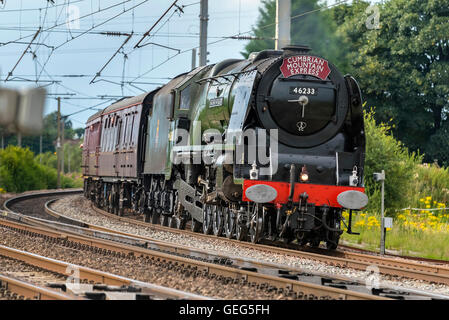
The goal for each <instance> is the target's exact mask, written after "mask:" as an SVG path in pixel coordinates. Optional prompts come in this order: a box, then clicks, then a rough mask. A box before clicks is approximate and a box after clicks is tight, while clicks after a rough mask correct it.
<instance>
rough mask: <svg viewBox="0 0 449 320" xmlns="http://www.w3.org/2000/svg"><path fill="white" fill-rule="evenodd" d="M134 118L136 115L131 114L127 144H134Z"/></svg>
mask: <svg viewBox="0 0 449 320" xmlns="http://www.w3.org/2000/svg"><path fill="white" fill-rule="evenodd" d="M135 119H136V116H135V115H133V120H132V121H131V130H130V132H129V144H130V146H133V145H134V141H133V130H134V120H135Z"/></svg>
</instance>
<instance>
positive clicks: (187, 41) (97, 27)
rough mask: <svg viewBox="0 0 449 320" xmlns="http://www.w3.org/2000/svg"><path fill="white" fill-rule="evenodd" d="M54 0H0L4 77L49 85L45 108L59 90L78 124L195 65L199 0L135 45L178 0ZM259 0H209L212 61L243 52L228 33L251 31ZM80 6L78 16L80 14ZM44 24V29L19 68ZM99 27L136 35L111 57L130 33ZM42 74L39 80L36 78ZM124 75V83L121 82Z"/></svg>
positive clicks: (184, 2) (185, 3)
mask: <svg viewBox="0 0 449 320" xmlns="http://www.w3.org/2000/svg"><path fill="white" fill-rule="evenodd" d="M51 1H52V0H49V1H47V0H4V1H3V4H1V3H0V78H1V82H0V85H1V86H5V87H13V88H16V89H21V88H27V87H33V86H44V85H46V89H47V93H48V96H47V100H46V107H45V114H48V113H50V112H53V111H55V110H56V109H57V102H56V97H57V96H61V97H62V98H63V99H62V100H61V113H62V114H63V115H71V116H70V117H69V119H70V120H72V123H73V126H74V127H84V124H85V122H86V120H87V118H88V117H89V116H91V115H92V114H93V113H95V112H96V110H87V111H83V112H79V111H80V110H82V109H84V108H86V107H94V106H95V105H98V106H96V107H95V108H97V110H98V108H104V107H106V106H107V105H109V104H110V103H112V102H113V100H112V99H117V98H119V97H121V96H123V95H125V96H134V95H138V94H141V93H143V92H144V91H151V90H153V89H154V88H156V87H158V86H161V85H163V84H164V83H166V82H168V81H169V79H170V78H172V77H173V76H175V75H177V74H180V73H183V72H186V71H189V70H191V66H192V51H191V49H192V48H196V47H198V45H199V10H200V5H199V0H178V2H177V3H176V4H177V5H178V6H179V7H181V8H182V9H183V11H184V13H180V10H179V9H177V8H176V7H172V8H171V9H170V10H169V11H168V13H167V14H166V15H165V16H164V18H162V20H161V21H160V22H159V23H158V24H157V25H156V26H155V27H154V29H153V30H152V32H151V33H150V37H147V38H145V39H144V40H143V41H142V42H141V44H146V45H145V46H143V47H141V48H137V49H135V48H134V46H135V45H136V44H137V43H138V42H139V40H140V39H141V38H142V36H143V33H144V32H146V31H147V30H149V29H150V28H151V27H152V26H153V25H154V24H155V23H156V21H157V20H158V19H159V18H160V17H161V15H162V14H163V13H164V12H165V11H166V10H167V9H168V8H169V7H170V5H171V4H172V3H173V2H174V1H173V0H53V2H54V4H52V3H51ZM333 2H334V1H328V4H329V3H333ZM260 4H261V1H260V0H209V21H208V43H209V45H208V52H209V55H208V60H209V62H208V63H216V62H218V61H221V60H224V59H228V58H242V55H241V54H240V52H241V51H243V49H244V46H245V45H246V44H247V42H248V41H244V40H233V39H224V38H223V37H229V36H234V35H238V34H239V33H242V34H243V33H244V34H245V35H250V33H248V32H249V31H250V30H251V29H252V27H253V25H254V24H255V23H256V22H257V18H258V15H259V11H258V8H259V6H260ZM69 5H70V7H69ZM176 9H177V10H176ZM175 10H176V11H175ZM78 14H79V17H80V19H79V20H75V19H74V18H76V17H77V15H78ZM71 20H73V21H71ZM67 21H69V25H68V24H67ZM39 27H40V28H41V32H39V33H38V34H37V36H36V38H35V39H34V41H33V42H32V45H31V47H30V49H28V50H27V52H26V53H25V55H24V56H23V58H22V59H21V60H20V62H19V63H18V65H17V66H16V67H15V68H14V66H15V65H16V63H17V62H18V60H19V58H20V56H21V55H22V53H23V52H24V51H25V50H26V48H27V46H28V44H29V43H30V41H31V40H32V39H33V36H34V35H35V34H36V32H37V31H38V29H39ZM273 28H274V27H273ZM86 31H87V32H86ZM93 32H96V33H93ZM99 32H115V33H118V32H120V33H126V34H130V33H131V32H133V35H132V37H131V38H130V39H129V40H128V41H127V42H126V44H125V45H124V46H123V49H122V50H120V51H119V52H118V53H117V54H116V55H115V56H114V57H113V55H114V53H116V51H117V50H118V49H119V48H120V46H121V45H122V44H123V43H124V42H125V40H126V39H127V36H124V35H122V36H110V35H104V34H98V33H99ZM214 42H216V43H214ZM162 46H164V47H162ZM167 47H169V48H167ZM178 52H180V53H178ZM197 52H198V50H197ZM111 57H113V59H112V60H111V61H110V62H109V63H108V64H107V66H106V67H105V68H104V70H103V71H102V72H101V73H100V75H99V76H98V77H97V78H96V79H95V81H94V83H91V81H92V79H93V78H94V76H95V75H96V74H97V73H98V72H99V71H100V69H101V68H102V67H103V66H104V65H105V64H106V63H107V62H108V60H109V59H110V58H111ZM196 64H197V65H198V57H197V60H196ZM13 68H14V70H13ZM12 70H13V72H12V75H11V76H10V77H9V79H8V80H13V81H7V82H4V80H5V78H6V77H7V76H8V74H9V72H11V71H12ZM37 79H38V80H39V81H40V82H38V83H37V84H36V82H35V81H36V80H37ZM16 80H30V81H16ZM122 80H123V81H124V82H125V83H126V84H125V85H124V86H122V85H120V82H122ZM52 81H57V83H52ZM104 95H106V96H111V100H100V99H97V98H98V96H104ZM77 112H78V113H77ZM72 114H73V115H72Z"/></svg>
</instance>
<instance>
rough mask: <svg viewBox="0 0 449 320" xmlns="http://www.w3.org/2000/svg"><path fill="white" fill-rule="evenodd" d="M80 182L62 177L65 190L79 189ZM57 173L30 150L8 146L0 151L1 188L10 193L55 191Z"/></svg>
mask: <svg viewBox="0 0 449 320" xmlns="http://www.w3.org/2000/svg"><path fill="white" fill-rule="evenodd" d="M79 185H80V183H79V181H74V180H73V179H71V178H70V177H66V176H61V186H62V187H63V188H72V187H78V186H79ZM56 187H57V171H56V170H55V169H54V168H51V167H48V166H45V165H41V164H39V162H38V161H36V159H35V158H34V154H33V152H31V151H30V150H29V149H28V148H26V149H23V148H20V147H16V146H8V147H7V148H6V149H3V150H0V188H2V189H4V190H6V191H8V192H24V191H27V190H38V189H55V188H56Z"/></svg>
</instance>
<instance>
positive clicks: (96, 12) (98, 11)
mask: <svg viewBox="0 0 449 320" xmlns="http://www.w3.org/2000/svg"><path fill="white" fill-rule="evenodd" d="M130 1H132V0H123V1H121V2H120V3H116V4H113V5H111V6H109V7H106V8H103V9H100V8H99V9H98V10H97V11H95V12H91V13H88V14H85V15H84V16H81V17H79V18H75V19H72V20H69V21H66V22H64V23H60V24H55V25H54V26H52V27H49V28H47V29H45V30H42V32H48V31H49V30H52V29H54V28H56V27H59V26H62V25H64V24H66V23H71V22H74V21H76V20H81V19H84V18H86V17H89V16H91V15H94V14H98V13H100V12H103V11H106V10H109V9H112V8H115V7H117V6H120V5H122V4H124V3H127V2H130ZM146 1H148V0H146ZM146 1H145V2H146ZM32 36H33V35H32V34H30V35H27V36H23V37H20V38H18V39H15V40H13V41H8V42H6V43H4V44H3V45H2V46H5V45H7V44H10V43H13V42H17V41H20V40H23V39H26V38H29V37H32Z"/></svg>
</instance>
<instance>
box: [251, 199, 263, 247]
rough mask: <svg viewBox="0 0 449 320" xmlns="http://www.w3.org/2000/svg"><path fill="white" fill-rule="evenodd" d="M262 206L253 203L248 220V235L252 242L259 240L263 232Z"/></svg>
mask: <svg viewBox="0 0 449 320" xmlns="http://www.w3.org/2000/svg"><path fill="white" fill-rule="evenodd" d="M263 211H264V209H263V207H262V206H261V205H260V204H255V205H254V208H253V212H252V215H251V220H250V222H249V236H250V239H251V242H252V243H257V242H259V241H260V239H261V236H262V232H263V225H264V223H263Z"/></svg>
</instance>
